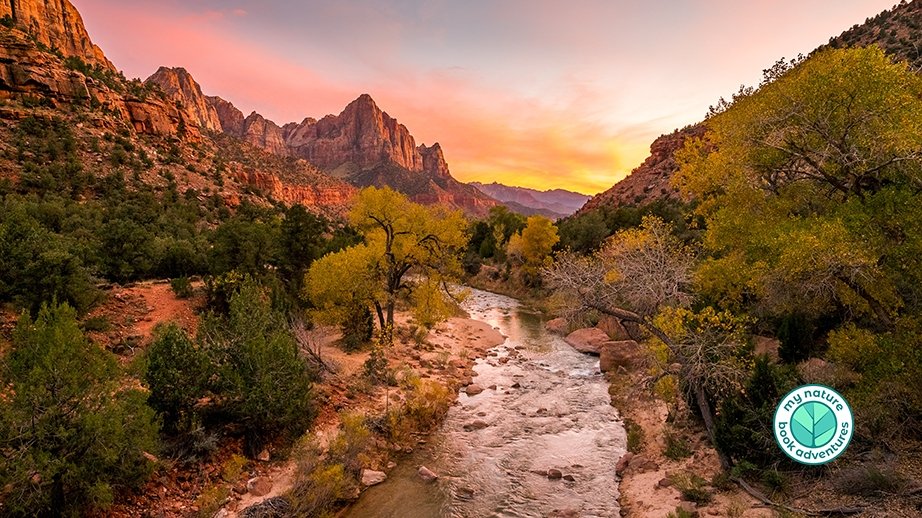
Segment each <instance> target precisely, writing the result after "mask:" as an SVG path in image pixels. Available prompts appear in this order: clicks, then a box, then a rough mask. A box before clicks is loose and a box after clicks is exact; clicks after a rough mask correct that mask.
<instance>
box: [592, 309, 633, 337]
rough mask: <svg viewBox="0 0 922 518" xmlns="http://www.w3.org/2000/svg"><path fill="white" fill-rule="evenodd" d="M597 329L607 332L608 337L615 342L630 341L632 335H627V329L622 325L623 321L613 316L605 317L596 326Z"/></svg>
mask: <svg viewBox="0 0 922 518" xmlns="http://www.w3.org/2000/svg"><path fill="white" fill-rule="evenodd" d="M596 327H598V328H599V329H601V330H602V331H605V334H607V335H608V338H610V339H612V340H615V341H622V340H630V339H631V335H629V334H628V333H627V329H625V327H624V326H623V325H622V324H621V321H620V320H618V319H617V318H615V317H612V316H608V315H606V316H604V317H602V319H601V320H599V323H598V324H596Z"/></svg>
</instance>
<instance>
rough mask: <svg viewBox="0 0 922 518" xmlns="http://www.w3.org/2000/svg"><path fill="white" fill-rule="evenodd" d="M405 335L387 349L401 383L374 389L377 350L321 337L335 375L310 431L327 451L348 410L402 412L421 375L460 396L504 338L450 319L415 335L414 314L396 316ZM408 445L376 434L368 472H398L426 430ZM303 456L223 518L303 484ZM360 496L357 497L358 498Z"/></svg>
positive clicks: (270, 473)
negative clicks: (370, 377) (411, 381)
mask: <svg viewBox="0 0 922 518" xmlns="http://www.w3.org/2000/svg"><path fill="white" fill-rule="evenodd" d="M397 324H398V326H397V327H398V330H397V333H396V338H395V343H394V346H393V347H391V348H389V349H388V350H387V351H385V357H386V359H387V363H388V369H389V370H390V371H391V372H393V373H394V375H395V378H396V379H395V380H392V381H393V382H394V385H395V386H374V385H371V384H369V383H368V381H367V378H366V377H365V368H364V365H365V361H366V360H367V359H368V357H369V355H370V352H369V351H361V352H355V353H346V352H344V351H342V349H340V348H339V347H338V345H337V343H336V339H337V338H338V335H337V333H335V332H329V331H328V332H326V333H324V334H323V335H322V336H320V337H318V351H319V353H320V356H321V358H323V361H324V362H326V363H327V364H329V365H331V366H332V367H333V370H334V371H335V372H333V373H330V374H328V375H326V376H325V378H324V380H323V381H322V382H321V383H318V384H317V385H315V389H316V390H317V393H318V400H320V401H323V402H324V404H323V405H322V407H321V408H320V409H319V415H318V419H317V421H316V423H315V426H314V428H313V429H312V431H311V432H310V434H311V435H312V436H313V438H314V439H315V440H316V443H317V444H318V446H320V447H321V448H323V449H325V448H327V447H328V446H329V444H330V442H331V441H332V440H334V439H335V437H336V436H337V433H338V432H339V430H340V428H341V425H342V422H341V418H342V416H343V414H344V413H347V414H350V415H361V416H364V417H365V418H366V420H367V419H372V420H374V419H376V418H379V417H381V416H384V415H385V414H386V413H387V411H388V410H389V409H393V408H399V407H400V406H401V405H404V404H405V403H406V402H407V400H408V398H410V397H412V395H411V394H410V391H412V390H413V389H412V387H410V386H408V385H407V384H404V383H401V382H402V381H403V380H405V379H408V378H415V379H418V380H420V382H422V383H433V384H436V385H437V386H439V387H442V388H444V390H446V391H448V392H449V393H450V394H452V396H451V397H452V398H454V397H455V396H456V395H457V393H458V390H459V389H460V387H461V386H463V385H466V384H468V383H469V382H470V378H471V377H472V376H473V374H474V373H473V371H472V370H471V369H472V367H473V365H474V362H475V361H476V360H477V359H478V358H480V357H483V356H485V355H486V353H487V351H488V350H489V349H491V348H493V347H495V346H497V345H499V344H501V343H503V341H504V339H505V338H504V337H503V336H502V335H501V334H500V333H499V332H497V331H496V330H495V329H493V328H492V327H491V326H490V325H488V324H486V323H484V322H479V321H476V320H472V319H468V318H458V317H456V318H450V319H448V320H447V321H446V322H443V323H441V324H439V325H437V326H436V327H435V328H433V329H432V330H430V331H429V332H428V333H427V334H425V335H424V336H422V337H419V336H418V335H417V336H414V333H412V332H410V329H412V327H411V325H410V324H409V323H408V315H405V314H399V315H398V316H397ZM405 432H406V433H405V438H404V441H403V442H405V444H395V443H393V442H390V441H388V440H386V439H385V438H381V437H376V438H375V440H374V447H373V451H370V452H368V454H367V455H366V456H365V465H363V469H367V470H370V471H375V472H380V473H384V474H385V475H387V474H388V473H390V472H392V471H393V470H394V469H395V468H397V465H396V461H399V460H400V457H401V456H402V455H405V454H406V452H409V451H412V449H413V447H415V446H417V445H418V444H420V443H424V442H425V440H426V439H425V436H424V434H423V433H422V432H421V431H420V430H406V431H405ZM296 462H297V461H296V459H288V460H286V461H283V462H278V463H274V464H272V465H269V466H267V467H266V468H265V469H263V470H261V471H260V472H259V474H258V475H257V476H256V477H255V478H258V479H259V480H261V481H264V483H263V488H262V490H259V491H255V492H254V491H242V492H235V493H234V494H233V495H232V496H231V499H232V501H230V502H228V503H227V505H225V506H224V507H223V513H222V516H226V517H235V516H241V515H242V514H243V511H244V510H245V509H247V508H250V507H252V506H258V505H260V504H261V503H263V502H267V501H269V500H270V499H273V498H275V497H278V496H282V495H284V494H286V493H287V492H288V491H289V490H291V489H292V487H293V485H294V483H295V479H296V471H297V466H296ZM355 496H358V495H357V494H356V495H355Z"/></svg>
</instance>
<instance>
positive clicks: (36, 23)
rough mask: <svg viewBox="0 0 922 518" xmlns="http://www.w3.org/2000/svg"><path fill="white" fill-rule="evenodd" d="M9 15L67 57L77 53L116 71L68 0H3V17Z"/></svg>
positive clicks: (0, 2)
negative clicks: (94, 42) (91, 37)
mask: <svg viewBox="0 0 922 518" xmlns="http://www.w3.org/2000/svg"><path fill="white" fill-rule="evenodd" d="M7 16H8V17H10V18H12V19H13V21H14V22H15V23H16V25H17V26H19V27H20V28H21V29H23V30H24V31H26V32H28V33H29V34H31V35H32V37H34V38H35V40H36V41H38V42H40V43H42V44H43V45H45V46H47V47H49V48H52V49H57V50H58V51H60V52H61V53H62V54H63V55H64V56H65V57H78V58H80V59H82V60H83V61H85V62H87V63H89V64H91V65H98V66H101V67H103V68H107V69H109V70H112V71H116V69H115V65H113V64H112V63H111V62H110V61H109V60H108V59H106V56H105V54H103V52H102V49H100V48H99V47H97V46H96V45H94V44H93V42H92V41H91V40H90V35H89V33H87V31H86V27H85V26H84V25H83V18H82V17H81V16H80V13H79V12H78V11H77V9H76V8H75V7H74V6H73V4H71V3H70V2H69V1H68V0H0V18H3V17H7Z"/></svg>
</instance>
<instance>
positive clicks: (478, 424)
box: [464, 420, 490, 432]
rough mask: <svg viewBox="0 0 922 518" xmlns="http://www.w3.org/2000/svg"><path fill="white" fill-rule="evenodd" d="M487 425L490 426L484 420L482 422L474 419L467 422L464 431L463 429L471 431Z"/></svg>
mask: <svg viewBox="0 0 922 518" xmlns="http://www.w3.org/2000/svg"><path fill="white" fill-rule="evenodd" d="M488 426H490V425H489V424H487V423H485V422H483V421H480V420H477V421H474V422H473V423H468V424H466V425H464V431H465V432H473V431H474V430H483V429H484V428H486V427H488Z"/></svg>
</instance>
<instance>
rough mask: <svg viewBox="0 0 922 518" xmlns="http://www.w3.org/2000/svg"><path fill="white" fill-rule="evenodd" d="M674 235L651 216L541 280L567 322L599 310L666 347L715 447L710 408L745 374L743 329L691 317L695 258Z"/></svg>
mask: <svg viewBox="0 0 922 518" xmlns="http://www.w3.org/2000/svg"><path fill="white" fill-rule="evenodd" d="M672 230H673V229H672V226H671V225H669V224H667V223H664V222H663V221H662V220H661V219H659V218H657V217H655V216H647V217H645V218H644V219H643V222H642V223H641V226H640V227H639V228H636V229H629V230H624V231H621V232H619V233H617V234H615V235H614V236H613V237H612V238H611V239H610V240H609V241H607V242H606V243H605V244H604V245H603V246H602V248H601V249H600V250H599V251H598V252H596V253H595V254H592V255H589V256H581V255H576V254H572V253H565V254H561V255H559V256H558V257H557V261H556V262H555V264H554V265H553V266H552V267H550V268H547V269H545V270H544V276H545V279H546V282H547V283H548V285H549V287H550V288H551V289H554V290H556V292H557V293H558V294H559V295H560V296H561V297H562V299H563V302H562V304H561V306H562V307H564V308H566V310H567V311H569V313H570V315H569V316H571V317H577V316H579V314H581V313H583V312H586V311H590V310H595V311H598V312H601V313H603V314H606V315H610V316H613V317H615V318H617V319H619V320H621V321H622V322H632V323H635V324H637V325H639V326H641V327H642V328H643V329H645V330H646V331H648V332H649V333H650V334H651V335H653V336H654V337H655V338H656V339H658V340H660V341H661V342H662V343H663V344H665V346H666V347H667V348H668V350H669V355H670V358H669V361H670V362H675V363H678V364H679V366H680V369H679V372H678V375H679V378H680V381H681V382H682V384H683V386H684V387H685V388H686V389H687V390H688V391H689V392H690V394H691V395H692V396H693V398H694V400H695V403H696V405H697V407H698V411H699V412H700V414H701V417H702V419H703V420H704V423H705V427H706V428H707V431H708V434H709V435H710V437H711V439H712V440H713V439H714V433H715V425H714V412H713V410H712V401H714V399H715V398H716V397H719V396H721V395H722V394H724V393H726V392H729V391H730V390H732V389H733V388H735V387H738V386H739V384H740V383H741V381H742V379H743V376H744V374H745V370H744V368H743V365H742V364H741V362H740V361H738V360H739V359H740V358H741V351H742V349H743V347H742V344H743V343H744V342H743V328H742V326H741V323H740V322H738V321H737V319H735V318H733V317H732V315H729V314H726V313H724V314H721V313H718V312H715V311H714V310H712V309H706V310H704V311H702V312H701V313H695V312H692V311H690V310H689V309H688V306H689V304H690V303H691V301H692V295H691V291H690V290H691V282H692V270H693V267H694V265H695V255H694V253H693V251H692V250H691V249H689V248H688V247H687V246H686V245H684V244H683V243H682V242H681V241H680V240H679V239H678V238H677V237H676V236H675V235H674V234H673V231H672ZM725 461H726V460H725ZM726 462H728V461H726Z"/></svg>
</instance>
